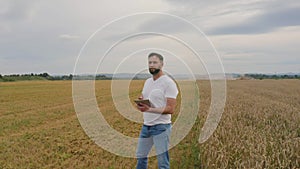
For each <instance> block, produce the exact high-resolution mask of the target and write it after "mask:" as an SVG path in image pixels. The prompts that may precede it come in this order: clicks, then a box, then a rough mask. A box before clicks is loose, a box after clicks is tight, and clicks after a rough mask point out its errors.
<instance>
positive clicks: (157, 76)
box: [153, 71, 164, 80]
mask: <svg viewBox="0 0 300 169" xmlns="http://www.w3.org/2000/svg"><path fill="white" fill-rule="evenodd" d="M162 75H164V73H163V72H162V71H159V72H158V73H157V74H156V75H153V80H157V79H158V78H159V77H161V76H162Z"/></svg>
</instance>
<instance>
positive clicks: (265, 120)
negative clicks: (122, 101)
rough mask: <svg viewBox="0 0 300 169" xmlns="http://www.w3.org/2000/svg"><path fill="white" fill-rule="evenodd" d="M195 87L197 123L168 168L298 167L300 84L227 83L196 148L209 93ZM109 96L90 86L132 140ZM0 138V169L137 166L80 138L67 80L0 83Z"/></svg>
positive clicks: (138, 85)
mask: <svg viewBox="0 0 300 169" xmlns="http://www.w3.org/2000/svg"><path fill="white" fill-rule="evenodd" d="M142 85H143V81H132V82H131V84H130V90H129V91H130V93H129V97H130V98H131V100H133V99H134V98H136V97H137V96H138V95H139V93H140V91H141V89H142ZM198 86H199V90H200V91H199V93H200V109H199V116H198V117H199V118H198V119H197V120H196V123H195V125H194V127H193V128H192V130H191V131H190V132H189V134H188V135H187V136H186V137H185V138H184V139H183V140H182V141H181V142H180V143H179V144H178V145H177V146H176V147H174V148H172V149H171V150H170V158H171V168H299V166H300V162H299V159H300V128H299V124H300V97H299V96H300V81H299V80H240V81H227V101H226V106H225V109H224V113H223V116H222V119H221V121H220V124H219V126H218V128H217V130H216V131H215V133H214V134H213V135H212V137H211V138H209V140H207V142H205V143H203V144H198V137H199V133H200V131H201V127H202V126H203V124H204V121H205V118H206V116H207V113H208V109H209V105H210V92H211V91H210V83H209V81H198ZM110 92H111V90H110V81H96V99H97V101H98V104H99V108H100V109H101V112H102V113H103V115H104V116H105V119H106V120H107V121H108V122H109V123H110V124H111V126H112V127H113V128H114V129H115V130H117V131H119V132H122V133H124V134H125V135H128V136H131V137H137V136H138V134H139V131H140V127H141V124H138V123H134V122H130V121H129V120H126V119H125V118H124V117H122V115H120V114H119V113H118V112H117V110H116V109H115V107H114V104H113V100H112V98H111V94H110ZM179 103H180V98H179ZM179 108H180V106H177V114H178V111H179ZM177 114H175V115H174V117H173V120H176V115H177ZM128 126H130V127H128ZM0 138H1V139H0V150H1V151H0V168H134V166H135V164H136V160H135V159H132V158H124V157H118V156H116V155H114V154H112V153H109V152H107V151H105V150H103V149H101V148H100V147H98V146H97V145H96V144H95V143H94V142H93V141H91V140H90V139H89V138H88V136H87V135H85V133H84V132H83V130H82V128H81V126H80V124H79V122H78V119H77V117H76V113H75V110H74V107H73V103H72V88H71V81H51V82H49V81H34V82H7V83H0ZM156 162H157V161H156V158H155V157H151V158H150V159H149V168H156Z"/></svg>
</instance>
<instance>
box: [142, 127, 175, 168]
mask: <svg viewBox="0 0 300 169" xmlns="http://www.w3.org/2000/svg"><path fill="white" fill-rule="evenodd" d="M171 126H172V125H171V124H157V125H154V126H146V125H143V127H142V130H141V133H140V137H139V142H138V146H137V151H136V156H137V159H138V160H137V166H136V168H137V169H146V168H147V164H148V157H147V156H148V154H149V152H150V150H151V148H152V146H153V144H154V146H155V151H156V155H157V161H158V168H159V169H169V168H170V162H169V153H168V146H169V136H170V133H171Z"/></svg>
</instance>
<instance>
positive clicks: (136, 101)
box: [134, 99, 151, 106]
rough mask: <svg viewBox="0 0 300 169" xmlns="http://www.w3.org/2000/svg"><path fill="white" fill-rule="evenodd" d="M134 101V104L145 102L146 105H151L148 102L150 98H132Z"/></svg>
mask: <svg viewBox="0 0 300 169" xmlns="http://www.w3.org/2000/svg"><path fill="white" fill-rule="evenodd" d="M134 102H135V103H136V104H139V103H144V104H146V105H148V106H151V103H150V100H149V99H146V100H138V99H136V100H134Z"/></svg>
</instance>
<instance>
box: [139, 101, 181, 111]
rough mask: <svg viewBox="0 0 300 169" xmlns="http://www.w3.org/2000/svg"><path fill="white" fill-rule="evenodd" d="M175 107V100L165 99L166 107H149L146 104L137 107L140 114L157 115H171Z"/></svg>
mask: <svg viewBox="0 0 300 169" xmlns="http://www.w3.org/2000/svg"><path fill="white" fill-rule="evenodd" d="M175 107H176V99H173V98H167V105H166V107H159V108H156V107H149V106H148V105H146V104H140V105H138V109H139V110H140V111H142V112H145V111H147V112H151V113H159V114H173V113H174V112H175Z"/></svg>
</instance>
